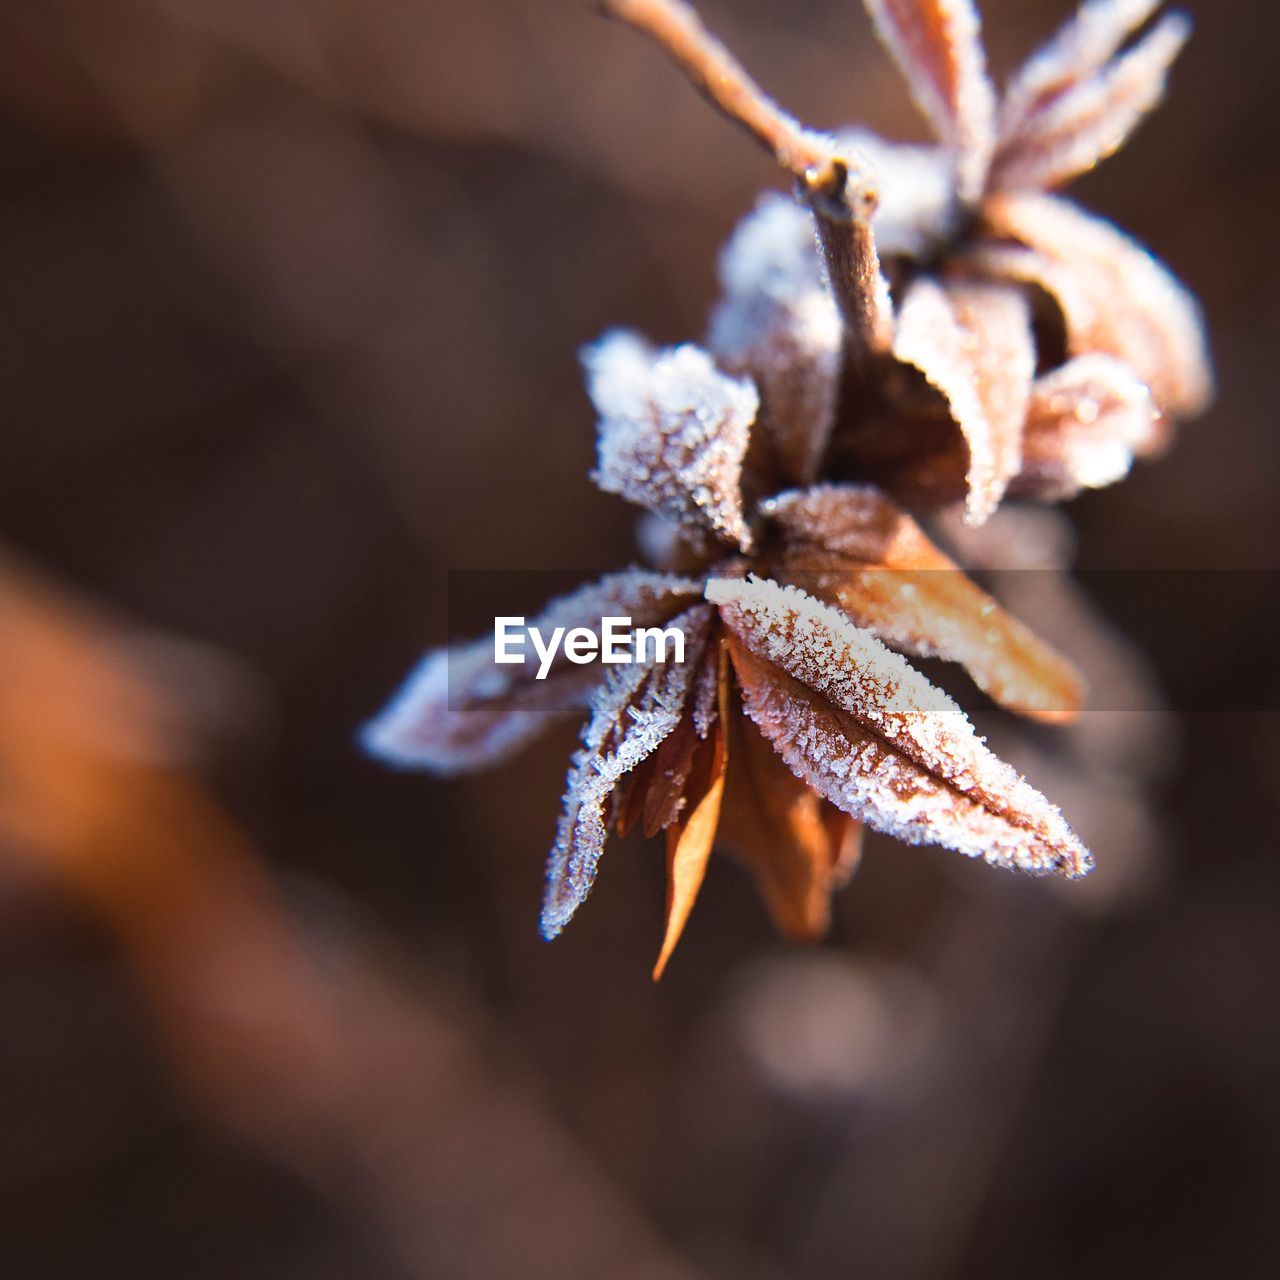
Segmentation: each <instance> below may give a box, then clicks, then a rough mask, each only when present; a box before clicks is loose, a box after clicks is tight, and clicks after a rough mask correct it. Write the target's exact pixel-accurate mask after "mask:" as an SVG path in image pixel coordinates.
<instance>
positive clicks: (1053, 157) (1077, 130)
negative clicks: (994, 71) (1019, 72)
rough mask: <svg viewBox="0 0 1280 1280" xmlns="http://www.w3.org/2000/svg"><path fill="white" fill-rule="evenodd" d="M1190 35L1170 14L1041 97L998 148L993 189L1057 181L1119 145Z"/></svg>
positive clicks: (1160, 91) (1156, 97) (1158, 92)
mask: <svg viewBox="0 0 1280 1280" xmlns="http://www.w3.org/2000/svg"><path fill="white" fill-rule="evenodd" d="M1190 34H1191V24H1190V23H1189V22H1188V21H1187V19H1186V18H1184V17H1183V16H1182V15H1181V14H1170V15H1169V16H1168V17H1166V18H1165V19H1164V20H1163V21H1162V22H1160V23H1159V24H1158V25H1157V26H1156V27H1155V28H1154V29H1153V30H1152V31H1151V33H1150V34H1149V35H1148V36H1147V37H1146V38H1145V39H1144V40H1142V41H1140V42H1139V43H1138V44H1137V45H1135V46H1134V48H1133V49H1131V50H1129V52H1128V53H1126V54H1123V55H1122V56H1121V57H1119V58H1117V59H1115V61H1114V62H1112V63H1111V64H1110V66H1108V67H1107V68H1106V69H1105V70H1103V71H1101V72H1099V73H1098V74H1097V75H1095V76H1094V77H1093V78H1092V79H1089V80H1086V81H1084V82H1083V83H1080V84H1077V85H1075V86H1074V87H1072V88H1070V89H1067V90H1065V91H1063V92H1062V93H1061V94H1060V95H1059V96H1057V97H1055V98H1054V99H1052V100H1051V101H1049V102H1046V103H1043V104H1041V105H1040V106H1039V107H1038V109H1037V110H1035V111H1034V112H1033V113H1032V114H1030V115H1029V116H1027V117H1026V118H1025V119H1024V120H1023V121H1022V122H1021V124H1020V125H1019V126H1018V129H1017V131H1016V132H1015V133H1014V134H1013V135H1012V136H1010V137H1009V138H1007V139H1006V140H1005V141H1004V142H1003V143H1002V145H1001V146H1000V149H999V150H998V151H997V152H996V156H995V159H994V161H993V162H992V166H991V187H992V189H994V190H998V191H1017V190H1037V189H1039V190H1044V189H1046V188H1049V187H1056V186H1060V185H1061V184H1062V183H1064V182H1067V181H1069V180H1070V179H1071V178H1074V177H1076V176H1077V175H1078V174H1081V173H1084V172H1085V171H1086V170H1087V169H1091V168H1093V166H1094V165H1096V164H1097V163H1098V162H1099V161H1100V160H1105V159H1106V157H1107V156H1109V155H1112V154H1113V153H1114V152H1116V151H1118V150H1119V149H1120V148H1121V147H1122V146H1123V145H1124V143H1125V141H1126V140H1127V139H1128V137H1129V135H1130V134H1131V133H1132V132H1133V130H1134V129H1135V128H1136V127H1137V125H1138V123H1139V121H1141V120H1142V118H1143V117H1144V116H1145V115H1146V114H1147V113H1148V112H1149V111H1151V110H1152V108H1154V107H1155V106H1156V105H1157V104H1158V103H1159V101H1160V99H1161V98H1162V97H1164V90H1165V79H1166V77H1167V75H1168V71H1169V68H1170V66H1172V64H1173V60H1174V59H1175V58H1176V57H1177V56H1178V53H1179V52H1180V51H1181V49H1182V46H1183V44H1185V43H1186V40H1187V37H1188V36H1189V35H1190Z"/></svg>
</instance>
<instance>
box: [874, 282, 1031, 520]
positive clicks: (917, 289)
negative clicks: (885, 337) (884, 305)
mask: <svg viewBox="0 0 1280 1280" xmlns="http://www.w3.org/2000/svg"><path fill="white" fill-rule="evenodd" d="M893 351H894V355H895V356H896V357H897V358H898V359H899V360H902V361H903V362H905V363H907V364H911V365H914V366H915V367H916V368H917V369H919V370H920V372H921V373H923V374H924V376H925V377H926V378H927V379H928V380H929V382H930V384H931V385H932V386H934V387H936V388H937V389H938V390H939V391H941V392H942V394H943V396H944V397H945V398H946V400H947V403H948V406H949V407H950V411H951V415H952V417H953V418H954V419H955V422H956V425H957V426H958V427H959V428H960V431H961V433H962V435H963V437H964V441H965V444H966V446H967V447H968V451H969V465H968V474H967V484H968V490H969V494H968V499H967V501H966V515H967V518H968V519H969V521H970V522H971V523H973V524H981V523H982V522H983V521H984V520H985V519H987V517H988V516H990V515H991V513H992V512H993V511H994V510H995V509H996V507H997V506H999V504H1000V499H1001V498H1002V497H1003V496H1004V491H1005V489H1006V487H1007V486H1008V483H1009V481H1010V480H1011V479H1012V478H1013V476H1015V475H1016V474H1017V472H1018V468H1019V465H1020V455H1021V438H1022V426H1023V422H1024V421H1025V419H1026V412H1027V404H1028V401H1029V399H1030V395H1031V379H1032V376H1033V375H1034V373H1035V347H1034V343H1033V339H1032V331H1031V315H1030V309H1029V307H1028V305H1027V302H1026V300H1025V298H1023V297H1022V296H1021V295H1020V294H1019V293H1018V292H1017V291H1015V290H1012V289H1007V288H1001V287H999V286H989V285H954V286H949V287H947V288H945V289H944V288H941V287H939V286H938V285H936V284H934V283H933V282H932V281H930V280H926V279H920V280H917V281H916V282H915V283H914V284H913V285H912V286H911V288H910V289H909V290H908V291H907V296H906V298H905V299H904V301H903V304H902V309H901V311H900V312H899V315H898V329H897V335H896V337H895V339H894V347H893Z"/></svg>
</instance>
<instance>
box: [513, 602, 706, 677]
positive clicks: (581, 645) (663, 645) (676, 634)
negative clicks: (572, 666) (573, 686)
mask: <svg viewBox="0 0 1280 1280" xmlns="http://www.w3.org/2000/svg"><path fill="white" fill-rule="evenodd" d="M526 640H527V641H529V643H530V644H531V645H532V647H533V651H534V653H536V654H537V656H538V674H537V679H539V680H545V679H546V678H547V673H548V672H549V671H550V670H551V667H552V664H553V663H554V662H555V660H556V654H557V653H559V652H560V650H561V648H563V650H564V656H565V657H566V658H568V659H569V661H570V662H576V663H578V664H579V665H581V666H585V665H586V664H587V663H589V662H611V663H630V662H683V661H684V632H683V631H681V630H680V628H679V627H665V628H664V627H634V628H633V627H632V625H631V619H630V618H628V617H617V618H601V619H600V630H599V631H593V630H592V629H591V628H590V627H570V628H569V629H568V630H567V631H566V629H565V628H564V627H555V628H553V629H552V632H551V635H550V636H549V637H548V636H544V635H543V634H542V632H541V630H539V628H537V627H530V626H527V625H526V624H525V620H524V618H523V617H499V618H494V620H493V660H494V662H501V663H519V664H523V663H524V661H525V653H526V645H525V642H526Z"/></svg>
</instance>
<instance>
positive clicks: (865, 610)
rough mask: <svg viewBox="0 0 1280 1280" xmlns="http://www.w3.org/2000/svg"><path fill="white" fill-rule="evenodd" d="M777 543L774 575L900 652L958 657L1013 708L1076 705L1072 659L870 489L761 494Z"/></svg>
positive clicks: (1061, 715)
mask: <svg viewBox="0 0 1280 1280" xmlns="http://www.w3.org/2000/svg"><path fill="white" fill-rule="evenodd" d="M766 511H767V513H768V514H769V515H770V517H771V518H772V519H773V521H774V522H775V524H776V525H777V526H778V528H779V529H780V530H781V532H782V534H783V538H784V546H785V550H784V552H783V553H782V554H781V555H780V556H779V558H778V560H777V561H776V563H775V565H774V575H775V577H777V578H778V579H779V581H781V582H783V583H784V584H787V585H791V586H796V587H799V588H801V589H802V590H804V591H806V592H807V593H808V594H810V595H812V596H814V597H816V598H817V599H819V600H821V601H823V602H824V603H826V604H830V605H834V606H835V607H836V608H838V609H839V610H840V611H841V612H842V613H843V614H844V615H845V616H846V617H848V618H849V619H850V621H852V622H853V623H855V624H856V625H857V626H859V627H866V628H867V629H868V630H869V631H871V632H872V633H873V634H874V635H875V636H876V637H877V638H878V639H880V640H882V641H883V642H884V643H885V644H887V645H889V646H890V647H891V648H893V649H897V650H899V651H900V652H902V653H909V654H913V655H915V656H916V657H922V658H944V659H946V660H947V661H949V662H956V663H959V664H960V665H961V666H962V667H964V669H965V670H966V671H967V672H968V673H969V675H970V676H971V677H972V679H973V681H974V683H975V684H976V685H977V686H978V687H979V688H980V689H982V690H983V691H984V692H985V693H987V694H988V695H989V696H990V697H992V698H993V699H994V700H995V701H997V702H999V703H1000V704H1001V705H1002V706H1005V707H1008V708H1009V709H1010V710H1011V711H1015V712H1017V713H1018V714H1019V715H1024V716H1029V717H1031V718H1032V719H1036V720H1042V721H1049V722H1054V723H1058V722H1062V721H1068V720H1071V719H1073V718H1074V717H1075V716H1076V715H1077V714H1078V712H1079V710H1080V705H1081V701H1082V699H1083V689H1082V687H1081V683H1080V678H1079V676H1078V675H1077V674H1076V672H1075V669H1074V668H1073V667H1072V665H1071V664H1070V663H1069V662H1068V661H1067V660H1066V659H1065V658H1063V657H1062V656H1061V655H1060V654H1059V653H1057V652H1056V650H1054V649H1053V648H1052V647H1051V646H1050V645H1048V644H1046V643H1045V642H1044V641H1043V640H1041V639H1039V637H1037V636H1036V635H1035V634H1034V633H1033V632H1032V631H1031V630H1030V629H1029V628H1027V627H1025V626H1024V625H1023V624H1022V623H1021V622H1019V621H1018V620H1017V619H1016V618H1014V617H1012V616H1011V615H1010V614H1008V613H1006V612H1005V610H1003V609H1002V608H1001V607H1000V606H999V605H998V604H997V603H996V601H995V600H993V599H992V597H991V596H989V595H988V594H987V593H986V592H985V591H983V590H982V589H981V588H980V587H979V586H978V585H977V584H976V583H974V582H972V581H971V580H970V579H969V578H968V577H967V576H966V575H965V574H964V573H963V572H962V571H961V570H960V569H959V568H958V567H957V566H956V565H955V564H954V563H953V562H952V561H951V560H949V559H948V558H947V557H946V556H945V555H943V553H942V552H941V551H939V550H938V548H937V547H935V546H934V545H933V543H932V542H930V541H929V539H928V538H927V537H926V536H925V534H924V531H923V530H922V529H921V528H920V526H919V525H918V524H916V522H915V521H914V520H912V519H911V517H910V516H908V515H907V514H906V513H905V512H904V511H902V510H900V509H899V508H898V507H897V506H895V505H894V503H892V502H891V501H890V500H889V499H888V498H886V497H885V496H884V495H883V494H882V493H880V492H879V491H878V490H876V489H873V488H870V487H867V486H858V485H819V486H815V487H814V488H812V489H805V490H798V491H795V492H793V493H789V494H782V495H780V496H779V497H778V498H775V499H773V500H772V501H771V502H769V503H767V504H766Z"/></svg>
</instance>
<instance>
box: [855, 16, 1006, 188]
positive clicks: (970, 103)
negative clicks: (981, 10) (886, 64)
mask: <svg viewBox="0 0 1280 1280" xmlns="http://www.w3.org/2000/svg"><path fill="white" fill-rule="evenodd" d="M866 5H867V10H868V11H869V12H870V14H871V17H872V19H873V20H874V22H875V25H876V31H877V32H878V33H879V36H880V38H881V40H883V41H884V43H885V45H886V46H887V47H888V48H889V51H890V52H891V53H892V54H893V56H894V57H895V58H896V59H897V62H898V65H899V66H900V67H901V68H902V72H903V74H904V75H905V76H906V78H907V82H908V84H909V85H910V88H911V93H912V96H913V97H914V98H915V100H916V102H917V104H918V105H919V107H920V109H921V110H922V111H923V112H924V114H925V115H926V116H927V117H928V119H929V122H930V123H931V124H932V125H933V128H934V130H935V131H936V133H937V135H938V137H939V138H940V139H941V140H942V141H943V142H945V143H946V144H947V145H948V146H949V147H951V148H952V150H953V151H954V153H955V156H956V176H957V185H958V187H959V192H960V197H961V199H964V200H975V199H977V197H978V196H979V194H981V191H982V184H983V180H984V178H985V177H986V172H987V164H988V162H989V160H990V158H991V150H992V147H993V146H994V143H995V110H996V100H995V90H994V88H993V87H992V84H991V80H990V78H989V77H988V76H987V66H986V55H985V53H984V52H983V48H982V32H981V24H980V22H979V20H978V13H977V10H976V9H975V8H974V6H973V4H972V3H971V2H970V0H866Z"/></svg>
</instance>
